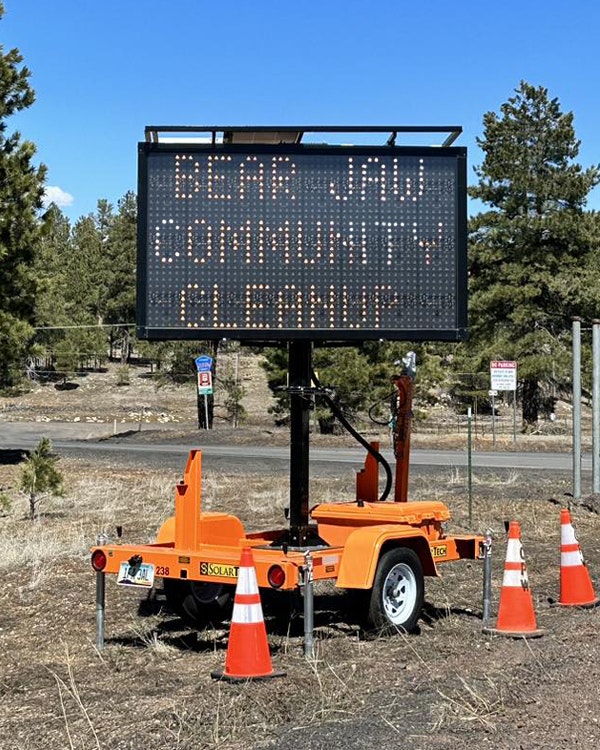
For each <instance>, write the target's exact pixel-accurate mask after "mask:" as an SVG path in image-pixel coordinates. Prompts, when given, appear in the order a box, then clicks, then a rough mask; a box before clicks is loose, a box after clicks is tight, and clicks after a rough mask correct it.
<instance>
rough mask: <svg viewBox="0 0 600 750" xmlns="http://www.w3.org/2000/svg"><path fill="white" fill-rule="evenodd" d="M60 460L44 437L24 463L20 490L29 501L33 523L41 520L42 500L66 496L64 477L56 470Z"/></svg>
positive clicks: (48, 440)
mask: <svg viewBox="0 0 600 750" xmlns="http://www.w3.org/2000/svg"><path fill="white" fill-rule="evenodd" d="M58 460H59V457H58V456H55V455H53V454H52V443H51V442H50V439H49V438H47V437H42V438H40V441H39V442H38V444H37V445H36V446H35V448H34V449H33V450H32V451H31V453H30V454H29V456H28V457H27V459H26V460H25V462H24V463H23V467H22V469H21V481H20V489H21V491H22V492H24V493H25V494H26V495H27V499H28V500H29V517H30V519H31V520H32V521H33V520H36V519H38V518H39V512H40V509H39V506H40V503H41V502H42V500H44V499H45V498H47V497H49V496H55V497H60V496H61V495H63V494H64V488H63V477H62V474H61V473H60V471H59V470H58V469H57V468H56V463H57V462H58Z"/></svg>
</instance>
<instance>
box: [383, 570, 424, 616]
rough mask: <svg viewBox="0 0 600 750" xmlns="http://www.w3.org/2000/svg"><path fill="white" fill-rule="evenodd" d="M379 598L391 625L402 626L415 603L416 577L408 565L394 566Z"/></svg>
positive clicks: (386, 578)
mask: <svg viewBox="0 0 600 750" xmlns="http://www.w3.org/2000/svg"><path fill="white" fill-rule="evenodd" d="M381 597H382V603H383V609H384V611H385V614H386V617H387V618H388V620H389V621H390V622H391V623H392V624H393V625H403V624H404V623H405V622H406V621H407V620H408V619H409V618H410V616H411V615H412V613H413V611H414V609H415V606H416V603H417V577H416V575H415V572H414V570H413V569H412V568H411V567H410V565H407V564H406V563H398V564H397V565H394V567H393V568H392V569H391V570H390V572H389V573H388V574H387V576H386V577H385V581H384V584H383V591H382V594H381Z"/></svg>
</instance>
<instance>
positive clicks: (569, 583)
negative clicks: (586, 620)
mask: <svg viewBox="0 0 600 750" xmlns="http://www.w3.org/2000/svg"><path fill="white" fill-rule="evenodd" d="M598 601H599V600H598V598H597V597H596V594H595V592H594V586H593V584H592V579H591V578H590V574H589V571H588V569H587V567H586V565H585V562H584V561H583V555H582V553H581V547H580V546H579V542H578V541H577V537H576V536H575V530H574V529H573V525H572V524H571V516H570V514H569V511H568V510H566V509H564V508H563V509H562V510H561V511H560V596H559V600H558V603H559V604H561V605H562V606H563V607H594V606H596V604H598Z"/></svg>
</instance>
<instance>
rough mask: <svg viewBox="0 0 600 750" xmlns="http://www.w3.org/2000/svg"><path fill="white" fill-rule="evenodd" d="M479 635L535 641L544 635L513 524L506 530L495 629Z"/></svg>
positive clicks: (517, 525) (516, 524)
mask: <svg viewBox="0 0 600 750" xmlns="http://www.w3.org/2000/svg"><path fill="white" fill-rule="evenodd" d="M483 632H484V633H494V634H498V635H506V636H509V637H512V638H537V637H539V636H541V635H543V634H544V632H545V631H544V630H541V629H539V628H538V627H537V623H536V619H535V611H534V609H533V599H532V596H531V590H530V588H529V578H528V576H527V566H526V565H525V555H524V554H523V545H522V544H521V529H520V528H519V523H518V522H517V521H511V524H510V527H509V530H508V544H507V547H506V562H505V564H504V578H503V580H502V589H501V590H500V604H499V605H498V620H497V622H496V627H495V628H484V629H483Z"/></svg>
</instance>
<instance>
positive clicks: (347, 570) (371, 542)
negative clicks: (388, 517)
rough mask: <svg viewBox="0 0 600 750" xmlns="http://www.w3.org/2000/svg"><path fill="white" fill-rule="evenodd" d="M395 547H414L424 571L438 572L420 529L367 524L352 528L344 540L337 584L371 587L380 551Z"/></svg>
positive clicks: (341, 586)
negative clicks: (359, 527) (353, 529)
mask: <svg viewBox="0 0 600 750" xmlns="http://www.w3.org/2000/svg"><path fill="white" fill-rule="evenodd" d="M394 547H409V548H410V549H413V550H414V551H415V552H416V553H417V555H418V556H419V559H420V561H421V565H422V566H423V574H424V575H426V576H437V575H438V572H437V569H436V566H435V563H434V561H433V557H432V555H431V549H430V548H429V543H428V540H427V537H426V536H425V534H424V533H423V532H422V531H419V530H418V529H415V528H406V529H402V528H398V525H386V526H366V527H364V528H361V529H356V531H353V532H352V533H351V534H350V536H349V537H348V539H347V540H346V544H345V545H344V553H343V555H342V560H341V563H340V569H339V573H338V578H337V582H336V587H337V588H342V589H370V588H372V586H373V580H374V578H375V571H376V570H377V563H378V562H379V558H380V557H381V554H382V553H383V552H386V551H387V550H389V549H392V548H394Z"/></svg>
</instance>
